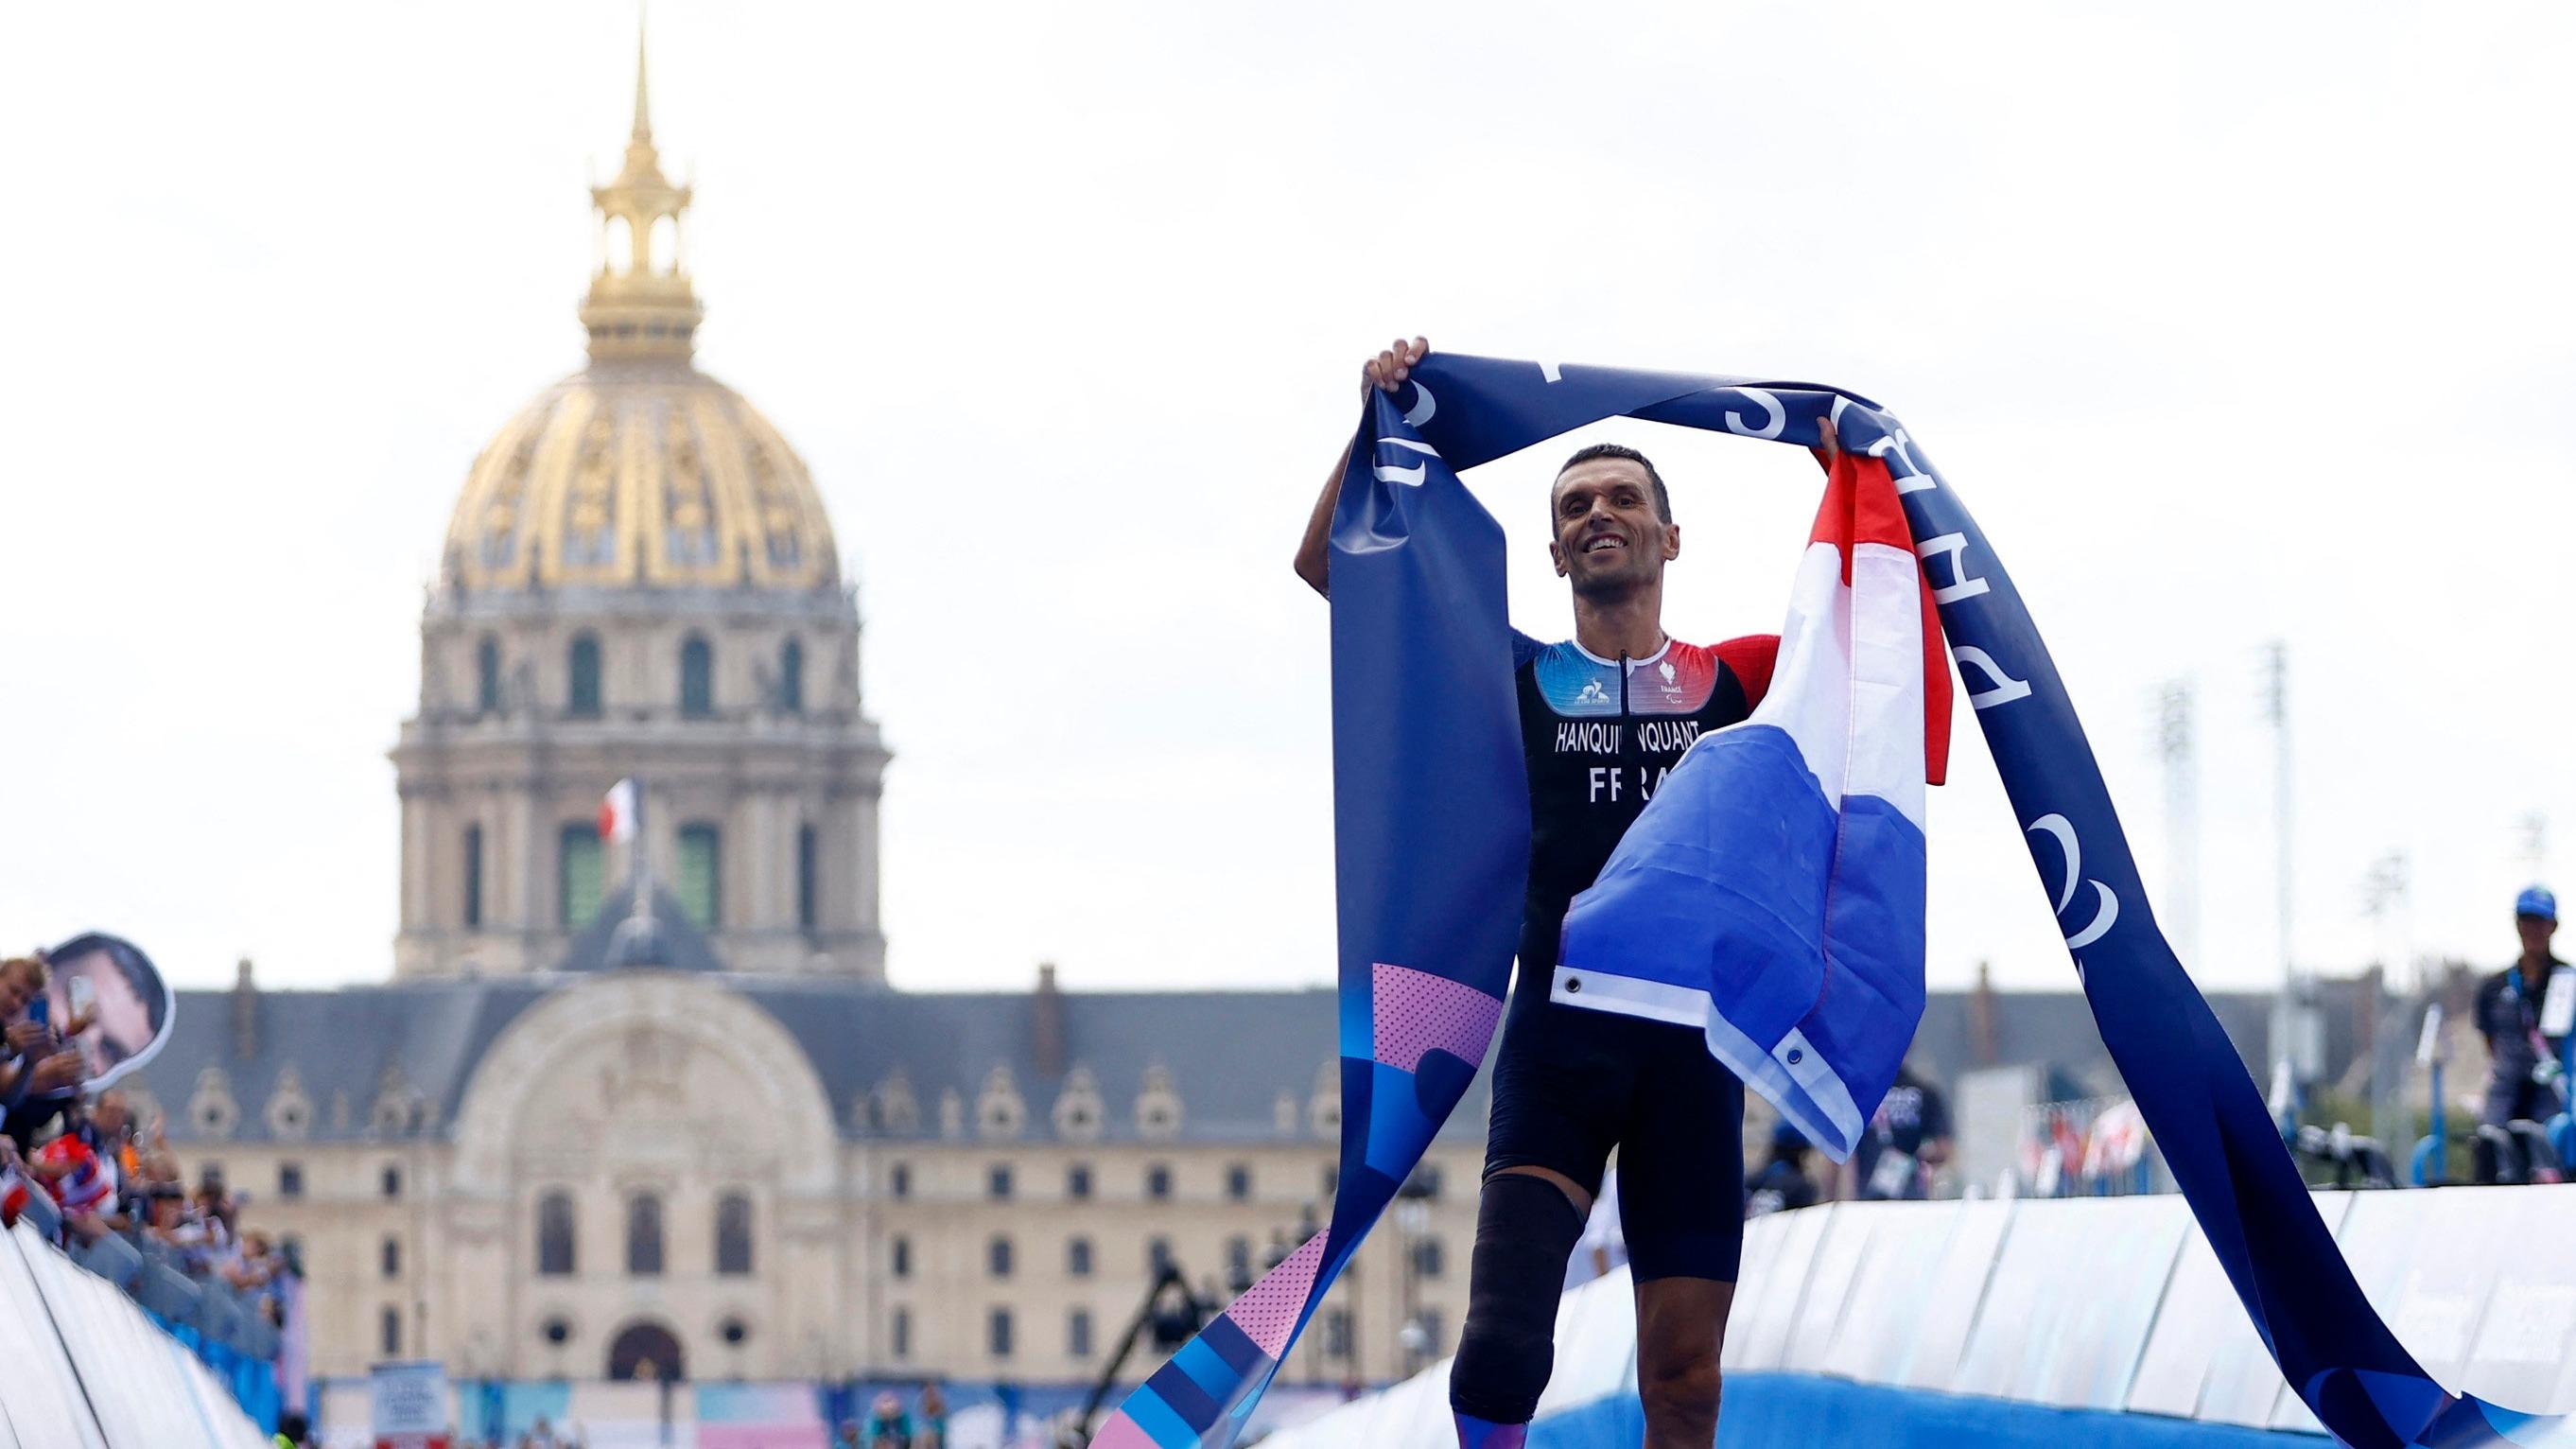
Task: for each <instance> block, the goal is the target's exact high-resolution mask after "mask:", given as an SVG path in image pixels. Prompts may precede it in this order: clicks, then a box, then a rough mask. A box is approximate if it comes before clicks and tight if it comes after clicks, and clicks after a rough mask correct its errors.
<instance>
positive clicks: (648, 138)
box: [628, 6, 653, 146]
mask: <svg viewBox="0 0 2576 1449" xmlns="http://www.w3.org/2000/svg"><path fill="white" fill-rule="evenodd" d="M645 94H646V92H645V87H644V10H643V7H641V6H638V7H636V10H635V129H634V130H633V131H632V132H629V133H628V134H629V135H630V136H631V137H632V138H633V139H635V140H638V141H641V142H643V143H645V144H646V145H648V146H649V145H651V144H652V143H653V108H652V107H651V106H650V105H649V104H647V103H646V101H645Z"/></svg>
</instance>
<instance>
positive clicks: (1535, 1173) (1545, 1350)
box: [1449, 1167, 1592, 1449]
mask: <svg viewBox="0 0 2576 1449" xmlns="http://www.w3.org/2000/svg"><path fill="white" fill-rule="evenodd" d="M1591 1202H1592V1194H1591V1193H1589V1192H1587V1191H1585V1190H1584V1189H1583V1187H1582V1186H1581V1185H1580V1184H1578V1183H1575V1182H1573V1181H1572V1180H1570V1179H1569V1178H1568V1177H1567V1176H1566V1174H1564V1173H1561V1172H1557V1171H1555V1170H1553V1169H1549V1168H1541V1167H1504V1168H1498V1169H1496V1170H1495V1172H1494V1174H1493V1175H1492V1176H1490V1177H1488V1178H1486V1179H1485V1187H1484V1191H1483V1193H1482V1194H1480V1195H1479V1197H1478V1200H1477V1204H1476V1252H1475V1257H1474V1258H1473V1260H1472V1261H1471V1262H1470V1264H1469V1266H1468V1270H1467V1322H1466V1324H1465V1326H1464V1327H1463V1328H1461V1329H1460V1330H1459V1334H1458V1357H1457V1360H1456V1362H1454V1363H1452V1364H1451V1365H1450V1368H1449V1407H1450V1410H1451V1412H1453V1413H1454V1414H1455V1415H1456V1416H1457V1422H1458V1444H1459V1449H1520V1444H1521V1441H1522V1439H1523V1437H1524V1436H1525V1434H1526V1431H1527V1427H1528V1425H1529V1421H1530V1419H1531V1417H1532V1416H1533V1415H1535V1414H1536V1413H1537V1412H1538V1396H1539V1391H1540V1390H1542V1389H1544V1388H1546V1387H1547V1380H1548V1375H1549V1373H1550V1372H1552V1371H1553V1370H1554V1368H1555V1366H1556V1305H1557V1300H1558V1299H1559V1298H1560V1297H1561V1296H1563V1294H1564V1292H1565V1260H1566V1258H1567V1257H1568V1256H1569V1255H1571V1254H1572V1253H1573V1251H1574V1244H1575V1240H1576V1239H1578V1238H1580V1237H1582V1236H1583V1221H1584V1217H1585V1215H1586V1213H1587V1212H1588V1211H1589V1210H1590V1207H1591Z"/></svg>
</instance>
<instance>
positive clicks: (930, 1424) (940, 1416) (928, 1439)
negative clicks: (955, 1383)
mask: <svg viewBox="0 0 2576 1449" xmlns="http://www.w3.org/2000/svg"><path fill="white" fill-rule="evenodd" d="M912 1449H948V1396H947V1395H945V1394H943V1393H941V1392H940V1391H939V1385H937V1384H936V1383H930V1382H924V1383H923V1384H922V1386H921V1432H920V1433H918V1434H916V1435H914V1436H913V1440H912Z"/></svg>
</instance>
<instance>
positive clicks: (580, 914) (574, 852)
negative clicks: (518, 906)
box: [555, 820, 604, 931]
mask: <svg viewBox="0 0 2576 1449" xmlns="http://www.w3.org/2000/svg"><path fill="white" fill-rule="evenodd" d="M558 841H559V843H558V844H557V846H556V855H555V902H556V907H557V911H558V916H559V919H560V920H561V921H562V923H563V925H564V927H565V928H566V929H568V930H576V931H577V930H579V929H581V928H582V927H584V926H587V925H589V924H590V921H591V918H592V917H593V916H596V915H598V914H599V895H600V891H601V889H602V886H603V885H604V881H603V878H602V871H603V869H604V867H603V865H602V863H601V860H600V849H599V827H598V825H597V824H595V823H593V822H591V821H588V820H584V821H582V822H580V823H579V824H574V825H566V826H565V827H564V828H563V833H562V834H561V835H560V836H559V837H558Z"/></svg>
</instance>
